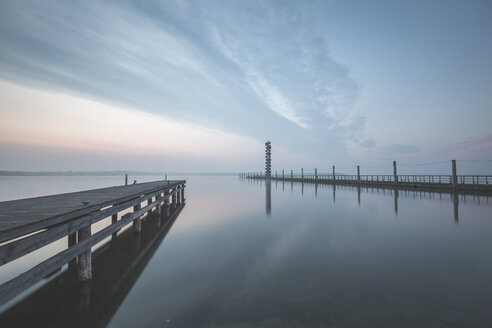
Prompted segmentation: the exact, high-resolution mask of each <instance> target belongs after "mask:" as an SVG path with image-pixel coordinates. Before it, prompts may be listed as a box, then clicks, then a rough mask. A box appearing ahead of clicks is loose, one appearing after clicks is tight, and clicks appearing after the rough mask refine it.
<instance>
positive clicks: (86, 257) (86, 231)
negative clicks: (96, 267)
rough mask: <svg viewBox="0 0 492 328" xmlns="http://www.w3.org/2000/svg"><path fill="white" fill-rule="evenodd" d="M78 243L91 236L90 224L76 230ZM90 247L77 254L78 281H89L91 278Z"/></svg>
mask: <svg viewBox="0 0 492 328" xmlns="http://www.w3.org/2000/svg"><path fill="white" fill-rule="evenodd" d="M77 235H78V238H77V239H78V240H79V243H80V242H81V241H83V240H85V239H87V238H90V236H91V225H90V224H89V225H88V226H87V227H84V228H82V229H80V230H79V231H77ZM91 259H92V257H91V248H90V247H89V249H87V250H86V251H84V252H83V253H82V254H80V255H79V256H78V260H77V262H78V269H79V270H78V271H79V281H89V280H91V279H92V261H91Z"/></svg>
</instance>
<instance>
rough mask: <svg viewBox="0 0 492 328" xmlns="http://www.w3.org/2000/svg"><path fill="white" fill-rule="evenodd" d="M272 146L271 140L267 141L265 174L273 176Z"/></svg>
mask: <svg viewBox="0 0 492 328" xmlns="http://www.w3.org/2000/svg"><path fill="white" fill-rule="evenodd" d="M271 149H272V146H271V144H270V141H267V142H265V176H267V177H271V176H272V152H271Z"/></svg>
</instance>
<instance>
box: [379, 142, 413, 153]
mask: <svg viewBox="0 0 492 328" xmlns="http://www.w3.org/2000/svg"><path fill="white" fill-rule="evenodd" d="M419 151H420V148H419V147H418V146H415V145H403V144H391V145H389V146H387V147H386V148H385V149H384V152H385V153H386V155H402V154H411V153H417V152H419Z"/></svg>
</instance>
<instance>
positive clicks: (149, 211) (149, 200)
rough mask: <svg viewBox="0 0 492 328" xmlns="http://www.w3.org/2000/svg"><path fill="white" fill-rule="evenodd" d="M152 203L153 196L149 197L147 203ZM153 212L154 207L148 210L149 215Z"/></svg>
mask: <svg viewBox="0 0 492 328" xmlns="http://www.w3.org/2000/svg"><path fill="white" fill-rule="evenodd" d="M150 204H152V198H149V199H147V205H150ZM151 212H152V208H151V209H149V210H148V211H147V215H149V214H150V213H151Z"/></svg>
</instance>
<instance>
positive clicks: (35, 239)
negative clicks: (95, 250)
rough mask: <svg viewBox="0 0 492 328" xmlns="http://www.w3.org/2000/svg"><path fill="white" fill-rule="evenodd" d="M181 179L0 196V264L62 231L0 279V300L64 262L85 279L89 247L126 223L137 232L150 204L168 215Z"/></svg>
mask: <svg viewBox="0 0 492 328" xmlns="http://www.w3.org/2000/svg"><path fill="white" fill-rule="evenodd" d="M185 185H186V181H184V180H181V181H154V182H148V183H140V184H133V185H125V186H116V187H110V188H102V189H94V190H88V191H81V192H73V193H66V194H60V195H52V196H44V197H36V198H29V199H21V200H15V201H6V202H0V266H2V265H5V264H7V263H9V262H11V261H13V260H15V259H18V258H20V257H22V256H25V255H27V254H29V253H31V252H33V251H35V250H37V249H39V248H41V247H43V246H46V245H48V244H51V243H53V242H55V241H57V240H59V239H61V238H64V237H68V247H67V248H66V249H65V250H62V251H60V252H59V253H57V254H55V255H53V256H51V257H50V258H48V259H46V260H44V261H43V262H41V263H39V264H38V265H36V266H34V267H33V268H31V269H29V270H27V271H25V272H24V273H21V274H20V275H18V276H17V277H15V278H13V279H11V280H9V281H7V282H5V283H3V284H2V285H0V305H1V304H4V303H6V302H8V301H9V300H11V299H12V298H13V297H15V296H16V295H18V294H19V293H21V292H22V291H24V290H26V289H27V288H29V287H31V286H33V285H34V284H36V283H37V282H39V281H40V280H42V279H43V278H44V277H45V276H47V275H49V274H50V273H52V272H54V271H56V270H59V268H61V267H62V266H64V265H65V264H67V263H68V264H69V266H72V267H74V266H76V268H77V272H78V279H79V280H80V281H89V280H91V278H92V261H91V248H92V247H93V246H94V245H96V244H97V243H99V242H101V241H103V240H104V239H106V238H108V237H111V236H112V237H113V238H116V235H117V233H118V231H119V230H120V229H122V228H123V227H124V226H126V225H127V224H129V223H133V231H134V232H135V233H137V234H139V233H141V229H142V228H141V221H142V216H143V215H144V214H146V213H148V212H150V211H152V210H154V209H155V210H156V211H157V212H158V213H161V211H162V210H164V211H165V212H164V215H165V216H166V215H167V216H169V215H170V211H171V210H172V209H175V208H177V207H179V206H180V205H182V204H184V202H185V198H184V189H185ZM132 209H133V210H132ZM128 210H132V212H129V213H127V212H128ZM120 212H125V213H126V214H123V213H120ZM121 214H123V215H121ZM109 217H111V223H110V224H109V225H108V226H106V227H105V228H103V229H102V230H100V231H97V232H96V233H94V234H91V226H92V225H93V224H94V223H96V222H99V221H101V220H103V219H105V218H109Z"/></svg>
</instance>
